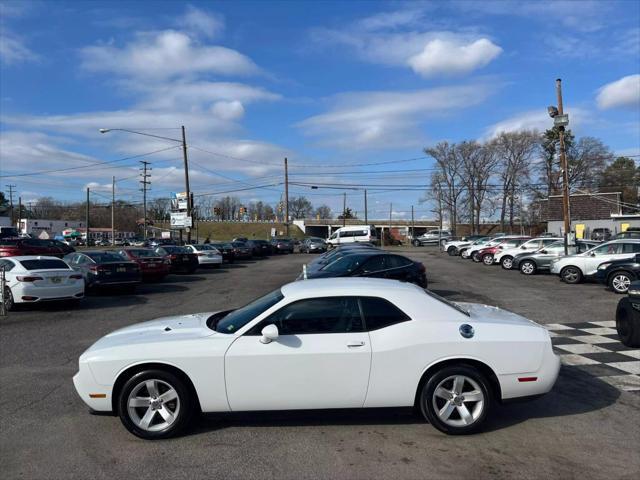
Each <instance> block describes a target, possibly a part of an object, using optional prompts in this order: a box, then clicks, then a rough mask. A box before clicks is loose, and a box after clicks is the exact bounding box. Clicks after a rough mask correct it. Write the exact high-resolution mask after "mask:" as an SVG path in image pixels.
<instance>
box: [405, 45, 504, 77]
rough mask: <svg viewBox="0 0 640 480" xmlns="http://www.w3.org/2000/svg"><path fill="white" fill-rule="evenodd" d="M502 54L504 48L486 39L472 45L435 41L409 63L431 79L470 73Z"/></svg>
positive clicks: (417, 71)
mask: <svg viewBox="0 0 640 480" xmlns="http://www.w3.org/2000/svg"><path fill="white" fill-rule="evenodd" d="M501 53H502V48H500V47H498V46H497V45H495V44H494V43H493V42H491V40H488V39H486V38H481V39H479V40H476V41H474V42H471V43H461V42H454V41H449V40H441V39H435V40H432V41H430V42H428V43H427V44H426V45H425V46H424V50H422V52H421V53H419V54H418V55H415V56H413V57H410V58H409V60H408V62H409V65H411V68H413V70H414V71H415V72H416V73H419V74H421V75H423V76H425V77H431V76H435V75H439V74H445V75H449V74H462V73H468V72H470V71H472V70H476V69H478V68H481V67H484V66H486V65H487V64H489V63H490V62H491V61H492V60H494V59H495V58H497V57H498V55H500V54H501Z"/></svg>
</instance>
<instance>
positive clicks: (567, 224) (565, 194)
mask: <svg viewBox="0 0 640 480" xmlns="http://www.w3.org/2000/svg"><path fill="white" fill-rule="evenodd" d="M556 93H557V96H558V116H563V115H564V110H563V107H562V80H561V79H560V78H558V79H557V80H556ZM558 137H559V143H560V165H561V168H562V217H563V219H564V254H565V255H568V254H569V234H570V231H571V219H570V218H569V166H568V164H567V154H566V148H565V143H564V125H559V126H558Z"/></svg>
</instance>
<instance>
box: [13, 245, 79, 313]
mask: <svg viewBox="0 0 640 480" xmlns="http://www.w3.org/2000/svg"><path fill="white" fill-rule="evenodd" d="M33 260H35V261H38V260H48V261H53V262H55V263H56V264H62V265H61V266H60V268H45V269H41V268H38V269H27V268H26V267H25V265H24V264H23V263H22V262H26V261H33ZM63 265H64V266H63ZM0 267H4V268H5V281H6V286H7V287H8V288H9V289H10V290H11V294H12V295H13V301H14V303H39V302H44V301H50V300H65V299H68V300H73V299H80V298H82V297H84V279H83V277H82V275H81V274H79V273H78V272H76V271H74V270H72V269H71V267H69V266H68V265H67V264H66V263H65V262H64V261H63V260H61V259H59V258H57V257H48V256H36V255H24V256H17V257H4V258H0ZM24 297H34V298H36V299H35V300H29V299H25V298H24Z"/></svg>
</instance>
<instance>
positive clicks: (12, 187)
mask: <svg viewBox="0 0 640 480" xmlns="http://www.w3.org/2000/svg"><path fill="white" fill-rule="evenodd" d="M6 187H7V188H8V189H9V221H10V222H11V225H13V189H14V188H16V186H15V185H7V186H6Z"/></svg>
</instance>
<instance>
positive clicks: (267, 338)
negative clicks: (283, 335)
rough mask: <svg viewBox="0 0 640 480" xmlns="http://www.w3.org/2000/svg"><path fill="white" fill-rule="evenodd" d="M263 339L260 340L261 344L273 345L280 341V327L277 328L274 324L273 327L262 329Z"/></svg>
mask: <svg viewBox="0 0 640 480" xmlns="http://www.w3.org/2000/svg"><path fill="white" fill-rule="evenodd" d="M260 333H262V338H260V342H261V343H271V342H273V341H274V340H277V339H278V336H279V335H280V334H279V332H278V327H276V326H275V325H274V324H273V323H272V324H271V325H267V326H266V327H264V328H263V329H262V332H260Z"/></svg>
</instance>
